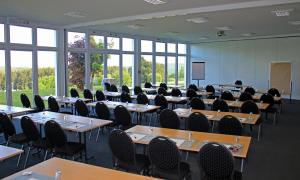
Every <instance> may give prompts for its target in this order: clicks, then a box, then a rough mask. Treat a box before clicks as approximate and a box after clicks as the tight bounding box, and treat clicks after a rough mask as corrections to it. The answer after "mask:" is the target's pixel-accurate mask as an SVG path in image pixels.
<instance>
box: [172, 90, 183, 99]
mask: <svg viewBox="0 0 300 180" xmlns="http://www.w3.org/2000/svg"><path fill="white" fill-rule="evenodd" d="M171 96H176V97H179V96H182V93H181V91H180V89H178V88H173V89H172V91H171Z"/></svg>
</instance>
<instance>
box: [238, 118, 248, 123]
mask: <svg viewBox="0 0 300 180" xmlns="http://www.w3.org/2000/svg"><path fill="white" fill-rule="evenodd" d="M239 120H240V121H242V122H243V121H246V120H247V118H239Z"/></svg>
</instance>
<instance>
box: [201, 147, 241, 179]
mask: <svg viewBox="0 0 300 180" xmlns="http://www.w3.org/2000/svg"><path fill="white" fill-rule="evenodd" d="M199 165H200V171H201V177H200V179H203V180H242V173H241V172H239V171H235V170H234V158H233V156H232V153H231V152H230V151H229V150H228V149H227V148H226V147H225V146H223V145H221V144H218V143H214V142H212V143H207V144H205V145H204V146H203V147H201V149H200V151H199Z"/></svg>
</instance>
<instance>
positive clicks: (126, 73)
mask: <svg viewBox="0 0 300 180" xmlns="http://www.w3.org/2000/svg"><path fill="white" fill-rule="evenodd" d="M133 65H134V55H133V54H123V68H122V73H123V84H124V85H127V86H128V87H132V86H133V79H132V78H133V77H134V74H133V67H134V66H133Z"/></svg>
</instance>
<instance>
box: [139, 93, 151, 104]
mask: <svg viewBox="0 0 300 180" xmlns="http://www.w3.org/2000/svg"><path fill="white" fill-rule="evenodd" d="M136 101H137V103H138V104H149V99H148V97H147V95H146V94H144V93H140V94H138V95H137V97H136Z"/></svg>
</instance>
